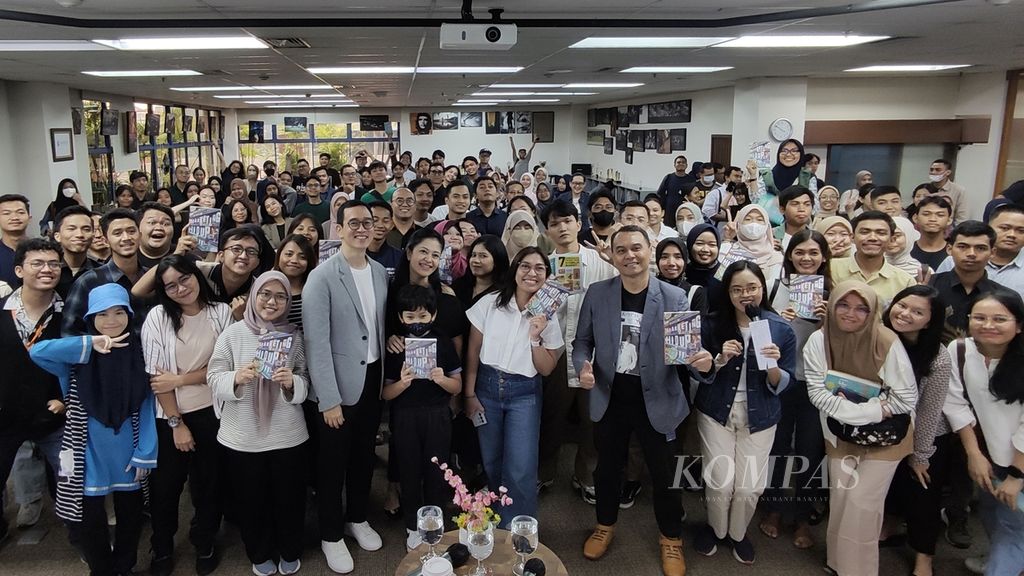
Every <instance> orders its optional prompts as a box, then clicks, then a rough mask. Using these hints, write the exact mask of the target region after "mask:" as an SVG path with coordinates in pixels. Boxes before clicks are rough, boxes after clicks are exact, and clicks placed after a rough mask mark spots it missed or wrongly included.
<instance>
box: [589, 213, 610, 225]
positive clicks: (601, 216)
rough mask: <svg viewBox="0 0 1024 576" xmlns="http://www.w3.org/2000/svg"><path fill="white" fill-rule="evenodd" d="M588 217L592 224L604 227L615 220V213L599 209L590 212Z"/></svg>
mask: <svg viewBox="0 0 1024 576" xmlns="http://www.w3.org/2000/svg"><path fill="white" fill-rule="evenodd" d="M590 218H591V219H592V220H593V221H594V224H596V225H598V226H600V227H602V228H604V227H605V226H611V225H612V223H613V222H615V213H614V212H608V211H606V210H600V211H598V212H591V213H590Z"/></svg>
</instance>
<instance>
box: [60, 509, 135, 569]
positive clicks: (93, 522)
mask: <svg viewBox="0 0 1024 576" xmlns="http://www.w3.org/2000/svg"><path fill="white" fill-rule="evenodd" d="M113 497H114V514H115V515H116V516H117V527H116V528H115V529H114V548H113V550H111V548H110V531H109V528H107V511H106V508H104V506H103V499H104V496H85V497H83V499H82V521H81V522H78V523H73V524H69V527H70V528H71V530H74V531H75V532H76V534H77V540H78V543H79V546H80V549H81V551H82V554H83V555H84V556H85V561H86V562H87V563H88V564H89V574H90V576H114V575H120V574H130V573H131V571H132V569H133V568H135V562H136V561H137V560H138V549H139V532H140V531H141V530H142V490H132V491H130V492H114V493H113Z"/></svg>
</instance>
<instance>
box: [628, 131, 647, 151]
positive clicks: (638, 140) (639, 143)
mask: <svg viewBox="0 0 1024 576" xmlns="http://www.w3.org/2000/svg"><path fill="white" fill-rule="evenodd" d="M646 139H647V131H646V130H630V131H629V142H630V144H632V145H633V151H634V152H643V151H644V142H645V141H646Z"/></svg>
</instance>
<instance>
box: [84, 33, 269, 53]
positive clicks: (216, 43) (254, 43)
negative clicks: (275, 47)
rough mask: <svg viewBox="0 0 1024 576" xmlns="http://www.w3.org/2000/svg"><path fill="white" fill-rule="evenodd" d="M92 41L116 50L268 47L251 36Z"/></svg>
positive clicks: (248, 48) (245, 48) (244, 48)
mask: <svg viewBox="0 0 1024 576" xmlns="http://www.w3.org/2000/svg"><path fill="white" fill-rule="evenodd" d="M93 42H95V43H97V44H102V45H104V46H109V47H111V48H117V49H118V50H250V49H261V48H268V46H267V45H266V44H264V43H263V41H261V40H260V39H258V38H253V37H252V36H210V37H199V38H190V37H188V36H179V37H177V38H121V39H120V40H93Z"/></svg>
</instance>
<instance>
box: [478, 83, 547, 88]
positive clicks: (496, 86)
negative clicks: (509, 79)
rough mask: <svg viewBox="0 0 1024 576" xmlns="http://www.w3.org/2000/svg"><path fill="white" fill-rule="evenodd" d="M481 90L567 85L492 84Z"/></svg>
mask: <svg viewBox="0 0 1024 576" xmlns="http://www.w3.org/2000/svg"><path fill="white" fill-rule="evenodd" d="M481 88H565V84H491V85H490V86H481Z"/></svg>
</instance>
